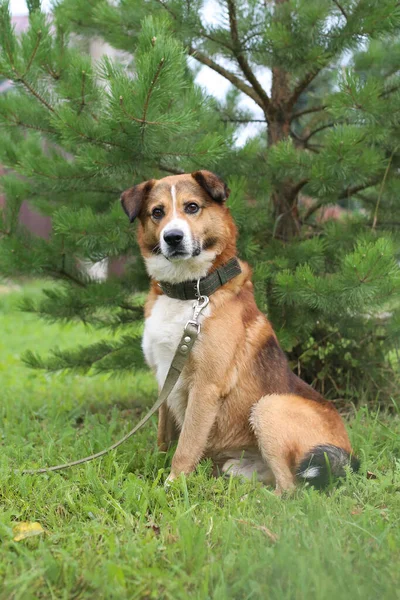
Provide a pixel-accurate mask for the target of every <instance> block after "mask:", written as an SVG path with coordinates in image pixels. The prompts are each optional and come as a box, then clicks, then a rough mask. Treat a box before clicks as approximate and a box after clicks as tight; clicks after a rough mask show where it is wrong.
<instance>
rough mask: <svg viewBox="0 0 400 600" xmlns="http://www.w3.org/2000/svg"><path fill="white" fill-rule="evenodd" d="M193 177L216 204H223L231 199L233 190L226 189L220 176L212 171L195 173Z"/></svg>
mask: <svg viewBox="0 0 400 600" xmlns="http://www.w3.org/2000/svg"><path fill="white" fill-rule="evenodd" d="M192 177H193V179H195V180H196V181H197V183H198V184H199V185H201V187H202V188H203V190H205V191H206V192H207V194H208V195H209V196H211V198H212V199H213V200H214V201H215V202H218V203H219V204H222V203H223V202H225V200H226V199H227V198H229V194H230V192H231V190H230V189H229V188H227V187H226V184H225V183H224V182H223V181H222V179H220V178H219V177H218V175H215V174H214V173H211V171H194V173H192Z"/></svg>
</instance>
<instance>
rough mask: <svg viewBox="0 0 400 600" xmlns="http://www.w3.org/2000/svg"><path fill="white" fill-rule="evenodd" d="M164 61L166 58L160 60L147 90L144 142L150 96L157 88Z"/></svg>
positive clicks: (144, 112)
mask: <svg viewBox="0 0 400 600" xmlns="http://www.w3.org/2000/svg"><path fill="white" fill-rule="evenodd" d="M164 63H165V58H162V59H161V60H160V62H159V63H158V67H157V70H156V73H155V75H154V77H153V79H152V81H151V84H150V87H149V90H148V92H147V96H146V100H145V102H144V107H143V115H142V143H143V141H144V130H145V126H146V125H145V124H146V116H147V111H148V109H149V103H150V98H151V95H152V93H153V91H154V88H155V85H156V83H157V80H158V78H159V77H160V73H161V69H162V68H163V66H164Z"/></svg>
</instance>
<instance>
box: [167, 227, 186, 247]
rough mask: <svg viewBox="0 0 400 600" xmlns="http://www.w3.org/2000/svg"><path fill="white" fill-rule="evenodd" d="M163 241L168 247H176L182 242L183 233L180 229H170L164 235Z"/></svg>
mask: <svg viewBox="0 0 400 600" xmlns="http://www.w3.org/2000/svg"><path fill="white" fill-rule="evenodd" d="M164 240H165V241H166V242H167V244H168V246H172V247H175V246H178V245H179V244H180V243H181V241H182V240H183V231H181V230H180V229H170V230H169V231H166V232H165V233H164Z"/></svg>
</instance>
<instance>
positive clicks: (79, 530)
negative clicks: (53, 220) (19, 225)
mask: <svg viewBox="0 0 400 600" xmlns="http://www.w3.org/2000/svg"><path fill="white" fill-rule="evenodd" d="M38 290H39V287H38V285H37V284H29V285H25V286H24V290H23V292H22V291H13V292H12V293H10V294H6V295H5V294H3V295H1V296H0V331H1V339H0V356H1V365H0V389H1V407H0V410H1V420H0V441H1V454H0V505H1V515H0V538H1V546H0V599H1V600H3V599H9V598H10V599H11V598H12V599H21V600H29V599H31V598H32V599H36V598H38V599H40V598H46V599H47V598H50V599H52V598H63V599H73V598H74V599H78V598H79V599H87V598H96V599H99V598H107V599H113V598H115V599H125V598H126V599H142V598H143V599H144V598H146V599H150V598H154V599H171V600H172V599H173V600H178V599H186V598H193V599H199V600H200V599H201V600H203V599H208V598H210V599H211V598H212V599H216V600H225V599H226V600H228V599H229V600H232V599H234V600H236V599H259V598H262V599H267V598H268V599H272V600H273V599H299V600H302V599H307V600H312V599H321V600H322V599H323V600H326V599H330V598H332V599H333V598H340V599H347V598H349V599H352V600H356V599H358V598H360V599H362V600H367V599H371V600H372V599H374V600H375V599H376V598H380V599H386V598H387V599H388V600H389V599H390V600H393V599H395V598H400V569H399V560H400V494H399V491H400V477H399V473H400V417H399V416H397V417H396V416H393V417H388V416H385V415H383V414H380V415H379V414H373V413H371V412H370V411H368V409H367V408H364V409H361V410H359V411H358V412H357V414H356V415H355V417H354V419H353V420H352V421H351V423H350V424H349V429H350V434H351V438H352V441H353V444H354V446H355V449H356V451H357V453H358V455H359V456H360V457H361V458H362V461H363V469H364V473H362V474H361V475H360V476H354V477H351V478H349V479H348V480H347V481H346V482H345V483H344V484H343V485H342V486H341V487H338V488H336V489H334V490H331V491H329V492H327V493H318V492H316V491H314V490H312V489H308V488H306V489H305V488H303V489H299V490H297V491H296V493H295V494H294V496H293V497H292V498H290V499H280V498H277V497H276V496H275V495H274V494H273V493H272V491H271V490H270V489H268V488H266V487H263V486H261V485H259V484H256V483H252V482H243V481H241V480H237V479H233V478H232V479H231V480H228V479H223V478H219V479H213V478H211V477H210V465H209V464H207V463H206V464H202V465H201V466H200V467H199V469H198V471H197V472H196V474H194V475H192V476H190V477H188V478H187V479H181V480H179V481H178V482H176V484H174V485H173V487H172V488H171V489H169V490H168V491H166V490H165V489H164V486H163V481H164V479H165V474H166V473H167V472H168V469H169V465H170V460H171V456H170V455H166V454H162V453H159V452H157V450H156V442H155V440H156V420H155V419H153V420H152V421H151V422H150V424H148V425H147V426H146V428H145V429H144V430H142V431H141V432H140V433H139V434H138V435H137V436H136V437H135V438H134V439H133V440H130V441H129V442H127V443H126V444H125V445H124V446H122V448H121V449H120V450H119V451H118V452H114V453H112V454H111V455H109V456H107V457H106V458H105V459H103V460H101V461H97V462H93V463H90V464H87V465H85V466H82V467H78V468H74V469H71V470H69V471H66V472H62V473H59V474H56V473H55V474H49V475H41V476H27V475H21V474H17V473H15V472H14V470H15V469H16V468H34V467H37V466H42V465H44V464H48V465H50V464H55V463H58V462H61V461H64V460H70V459H75V458H78V457H81V456H85V455H86V454H88V453H91V452H93V451H97V450H100V449H102V448H104V447H105V446H107V445H109V444H110V443H112V441H114V440H115V439H117V438H119V437H120V436H121V434H123V433H125V432H127V431H128V430H129V429H130V428H131V426H132V424H133V423H134V422H135V421H136V420H137V419H138V417H139V415H140V412H141V409H142V408H143V407H146V406H148V405H149V404H150V403H151V401H152V400H153V399H154V397H155V386H154V382H153V380H152V378H151V376H150V375H148V374H141V375H136V376H134V375H133V374H132V377H128V378H126V379H115V380H110V379H108V380H107V379H106V378H104V377H97V378H90V377H80V376H79V377H78V376H76V377H75V376H49V375H46V374H44V373H37V372H32V371H29V370H28V369H27V368H25V367H24V365H23V364H22V363H21V361H20V355H21V353H22V352H23V351H24V350H25V349H28V348H29V349H33V350H37V351H40V352H45V351H47V350H48V349H49V348H51V347H53V346H55V345H59V346H60V347H63V348H65V347H69V346H71V347H72V346H74V345H76V344H77V343H87V342H90V341H93V340H94V339H96V337H98V333H96V332H93V331H89V330H86V329H85V328H84V327H83V326H80V325H68V326H66V327H60V326H58V325H48V324H46V323H44V322H42V321H39V320H37V318H36V317H35V316H34V315H29V314H22V313H20V312H18V310H17V307H18V303H19V301H20V299H21V295H22V293H29V294H37V293H39V292H38ZM395 400H397V403H398V404H400V402H399V400H398V399H395ZM367 468H368V469H369V470H371V471H374V472H375V473H376V474H377V475H378V478H377V479H376V480H367V479H366V477H365V470H366V469H367ZM20 521H38V522H40V524H41V525H42V526H43V527H44V529H45V530H46V534H45V535H42V536H38V537H32V538H29V539H25V540H23V541H20V542H16V541H13V537H14V534H13V527H14V526H15V523H16V522H20Z"/></svg>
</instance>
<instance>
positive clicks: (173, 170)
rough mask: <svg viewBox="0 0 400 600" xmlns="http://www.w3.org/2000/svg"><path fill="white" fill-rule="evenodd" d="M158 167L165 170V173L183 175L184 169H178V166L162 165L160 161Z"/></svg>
mask: <svg viewBox="0 0 400 600" xmlns="http://www.w3.org/2000/svg"><path fill="white" fill-rule="evenodd" d="M158 167H159V169H161V170H162V171H166V172H167V173H173V174H174V175H183V174H184V172H185V170H184V169H180V168H179V167H173V166H172V165H164V164H162V163H160V164H159V165H158Z"/></svg>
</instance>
